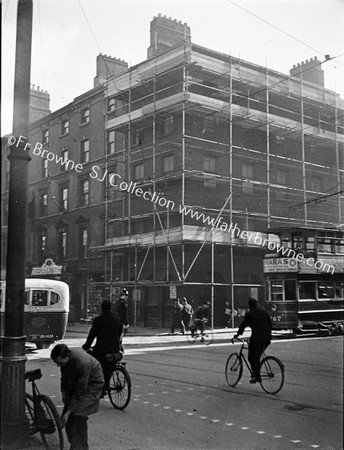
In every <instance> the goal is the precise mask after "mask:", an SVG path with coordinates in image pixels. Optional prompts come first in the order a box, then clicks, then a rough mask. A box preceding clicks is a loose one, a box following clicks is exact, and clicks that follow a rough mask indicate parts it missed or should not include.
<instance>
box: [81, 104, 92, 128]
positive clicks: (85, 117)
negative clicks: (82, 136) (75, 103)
mask: <svg viewBox="0 0 344 450" xmlns="http://www.w3.org/2000/svg"><path fill="white" fill-rule="evenodd" d="M89 121H90V108H85V109H83V110H82V111H81V125H84V124H85V123H88V122H89Z"/></svg>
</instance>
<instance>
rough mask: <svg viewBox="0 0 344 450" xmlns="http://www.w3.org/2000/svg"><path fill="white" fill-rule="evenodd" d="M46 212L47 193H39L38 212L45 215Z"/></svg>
mask: <svg viewBox="0 0 344 450" xmlns="http://www.w3.org/2000/svg"><path fill="white" fill-rule="evenodd" d="M47 212H48V194H46V193H44V194H41V196H40V199H39V213H40V215H41V216H45V215H46V214H47Z"/></svg>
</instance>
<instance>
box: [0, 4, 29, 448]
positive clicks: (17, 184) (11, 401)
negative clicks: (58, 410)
mask: <svg viewBox="0 0 344 450" xmlns="http://www.w3.org/2000/svg"><path fill="white" fill-rule="evenodd" d="M32 9H33V7H32V0H18V9H17V39H16V59H15V78H14V105H13V136H14V137H15V139H14V138H13V140H12V145H11V146H10V149H11V151H10V155H9V157H8V159H9V160H10V186H9V200H8V206H9V208H8V228H7V230H8V237H7V265H6V299H5V327H4V330H3V331H4V335H3V336H2V337H1V356H0V362H1V365H2V380H1V444H2V448H4V449H5V448H6V449H7V448H21V449H24V448H27V447H28V446H29V445H30V440H29V423H28V419H27V417H26V414H25V361H26V356H25V336H23V324H24V299H25V266H26V260H25V244H26V239H25V238H26V220H27V215H26V213H27V183H28V164H29V161H30V159H31V158H30V156H29V153H28V150H27V148H28V147H25V144H26V143H27V138H28V135H29V111H30V69H31V37H32ZM23 137H25V139H23ZM14 141H15V142H14ZM13 142H14V143H13Z"/></svg>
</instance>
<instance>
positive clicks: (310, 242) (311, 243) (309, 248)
mask: <svg viewBox="0 0 344 450" xmlns="http://www.w3.org/2000/svg"><path fill="white" fill-rule="evenodd" d="M314 250H315V238H314V237H313V236H307V237H306V252H314Z"/></svg>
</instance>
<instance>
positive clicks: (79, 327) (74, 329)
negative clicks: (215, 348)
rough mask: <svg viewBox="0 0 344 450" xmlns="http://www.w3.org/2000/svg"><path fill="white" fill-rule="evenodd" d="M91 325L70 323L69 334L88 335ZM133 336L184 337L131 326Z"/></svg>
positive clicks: (225, 330) (229, 330)
mask: <svg viewBox="0 0 344 450" xmlns="http://www.w3.org/2000/svg"><path fill="white" fill-rule="evenodd" d="M91 325H92V324H91V323H79V322H76V323H73V324H71V323H68V326H67V331H66V332H67V333H78V334H88V332H89V330H90V328H91ZM236 331H237V328H214V330H213V333H232V334H234V333H235V332H236ZM131 336H135V337H137V336H183V335H182V334H181V333H178V332H176V333H174V334H172V333H171V331H170V329H169V328H155V327H154V328H152V327H142V326H140V327H139V326H137V327H135V326H134V325H130V327H129V332H128V333H127V334H126V339H128V338H130V337H131Z"/></svg>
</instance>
